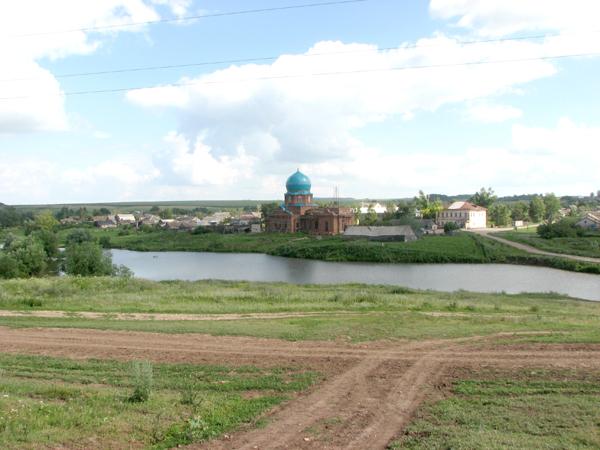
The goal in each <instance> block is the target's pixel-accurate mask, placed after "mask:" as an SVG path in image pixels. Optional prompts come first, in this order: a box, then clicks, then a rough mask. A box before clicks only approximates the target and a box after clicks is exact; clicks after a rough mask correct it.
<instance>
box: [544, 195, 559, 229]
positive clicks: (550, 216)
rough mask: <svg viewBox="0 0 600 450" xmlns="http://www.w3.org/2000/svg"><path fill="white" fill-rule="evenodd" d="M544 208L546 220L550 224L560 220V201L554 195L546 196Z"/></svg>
mask: <svg viewBox="0 0 600 450" xmlns="http://www.w3.org/2000/svg"><path fill="white" fill-rule="evenodd" d="M544 207H545V209H546V212H545V214H544V219H545V220H546V222H548V223H552V222H554V221H555V220H556V219H557V218H558V212H559V211H560V200H559V199H558V198H557V197H556V195H554V194H552V193H551V194H546V195H544Z"/></svg>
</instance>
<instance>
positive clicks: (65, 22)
mask: <svg viewBox="0 0 600 450" xmlns="http://www.w3.org/2000/svg"><path fill="white" fill-rule="evenodd" d="M162 3H168V4H169V6H170V7H171V8H172V9H173V11H174V12H176V13H177V12H181V11H183V10H184V8H185V7H186V4H187V3H186V1H182V0H170V1H168V2H167V1H166V0H165V1H164V2H162ZM159 18H160V15H159V14H158V12H157V11H156V10H155V8H154V7H153V6H152V5H149V4H146V3H144V1H143V0H103V1H100V2H90V1H81V0H54V1H39V0H20V1H18V2H4V3H3V4H2V5H1V6H0V33H1V35H0V59H1V60H2V71H1V75H0V134H1V133H20V132H28V131H52V130H65V129H67V128H68V126H69V123H68V119H67V114H66V112H65V99H64V96H63V95H62V89H61V87H60V84H59V82H58V81H57V79H56V78H55V77H54V76H53V75H52V74H51V73H50V72H49V71H48V70H46V69H44V68H43V67H42V65H41V64H40V61H41V60H43V59H58V58H65V57H67V56H71V55H86V54H90V53H92V52H94V51H96V50H97V49H98V48H99V47H100V46H101V45H102V43H103V42H105V41H106V40H107V39H109V38H111V37H112V36H114V35H116V34H117V33H123V32H139V31H142V30H143V29H144V28H145V27H144V26H137V25H136V26H131V27H125V28H118V29H115V28H107V29H101V30H96V31H93V32H92V31H83V30H82V29H84V28H90V27H112V26H115V25H126V24H131V23H137V22H146V21H151V20H156V19H159ZM68 30H79V31H69V32H62V31H68ZM56 31H61V32H60V33H56ZM11 80H18V81H11ZM14 97H23V98H14ZM7 98H9V100H7Z"/></svg>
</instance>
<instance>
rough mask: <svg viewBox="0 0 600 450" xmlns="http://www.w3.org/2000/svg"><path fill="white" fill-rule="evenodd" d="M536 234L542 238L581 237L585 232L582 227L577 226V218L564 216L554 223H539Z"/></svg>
mask: <svg viewBox="0 0 600 450" xmlns="http://www.w3.org/2000/svg"><path fill="white" fill-rule="evenodd" d="M537 234H538V235H539V236H540V237H542V238H544V239H552V238H559V237H571V238H572V237H582V236H584V234H585V230H583V228H581V227H578V226H577V219H575V218H573V217H565V218H564V219H561V220H559V221H558V222H555V223H549V224H543V225H540V226H539V227H538V229H537Z"/></svg>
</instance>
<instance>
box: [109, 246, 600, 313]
mask: <svg viewBox="0 0 600 450" xmlns="http://www.w3.org/2000/svg"><path fill="white" fill-rule="evenodd" d="M112 253H113V262H114V263H115V264H124V265H125V266H127V267H129V268H130V269H131V270H133V272H134V273H135V275H136V276H137V277H140V278H147V279H151V280H204V279H220V280H246V281H271V282H273V281H283V282H288V283H301V284H306V283H314V284H331V283H367V284H390V285H399V286H406V287H410V288H414V289H432V290H436V291H450V292H451V291H456V290H459V289H464V290H467V291H473V292H502V291H504V292H508V293H519V292H558V293H561V294H565V295H569V296H571V297H577V298H584V299H588V300H598V301H600V276H598V275H589V274H582V273H574V272H566V271H562V270H555V269H548V268H544V267H530V266H513V265H505V264H373V263H337V262H324V261H311V260H303V259H291V258H280V257H276V256H269V255H262V254H239V253H199V252H198V253H196V252H158V253H150V252H148V253H146V252H132V251H128V250H113V251H112Z"/></svg>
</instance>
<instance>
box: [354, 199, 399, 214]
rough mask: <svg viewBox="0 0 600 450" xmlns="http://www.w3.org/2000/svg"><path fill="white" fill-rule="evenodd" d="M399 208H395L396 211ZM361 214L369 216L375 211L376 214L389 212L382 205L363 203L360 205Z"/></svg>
mask: <svg viewBox="0 0 600 450" xmlns="http://www.w3.org/2000/svg"><path fill="white" fill-rule="evenodd" d="M397 209H398V208H397V207H396V208H394V210H397ZM359 210H360V213H361V214H367V213H368V212H369V210H373V211H375V213H376V214H385V213H386V212H387V211H388V208H387V206H385V205H382V204H381V203H365V202H363V203H361V204H360V209H359Z"/></svg>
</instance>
